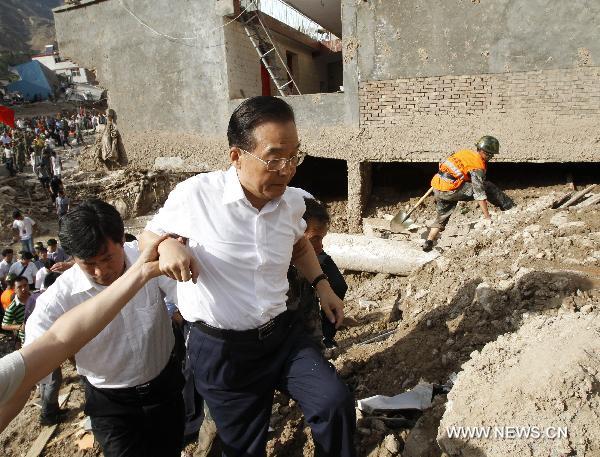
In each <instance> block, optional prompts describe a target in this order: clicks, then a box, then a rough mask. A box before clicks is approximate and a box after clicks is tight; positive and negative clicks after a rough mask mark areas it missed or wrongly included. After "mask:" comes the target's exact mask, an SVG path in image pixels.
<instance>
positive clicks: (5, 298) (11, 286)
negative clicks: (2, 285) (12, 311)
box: [0, 274, 16, 314]
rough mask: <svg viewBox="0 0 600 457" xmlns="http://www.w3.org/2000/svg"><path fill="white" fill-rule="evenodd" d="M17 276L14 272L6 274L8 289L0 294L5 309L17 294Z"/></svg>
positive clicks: (0, 300)
mask: <svg viewBox="0 0 600 457" xmlns="http://www.w3.org/2000/svg"><path fill="white" fill-rule="evenodd" d="M15 278H16V276H15V275H13V274H9V275H7V276H6V290H4V292H2V295H1V296H0V302H1V303H2V309H3V310H4V311H6V310H7V309H8V307H9V306H10V303H11V302H12V301H13V298H14V296H15ZM2 314H4V312H3V313H2Z"/></svg>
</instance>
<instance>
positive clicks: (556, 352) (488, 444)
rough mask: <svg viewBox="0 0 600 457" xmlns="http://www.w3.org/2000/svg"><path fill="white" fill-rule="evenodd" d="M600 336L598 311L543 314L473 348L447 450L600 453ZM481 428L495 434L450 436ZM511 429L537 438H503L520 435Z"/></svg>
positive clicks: (445, 434) (469, 455) (474, 456)
mask: <svg viewBox="0 0 600 457" xmlns="http://www.w3.org/2000/svg"><path fill="white" fill-rule="evenodd" d="M599 336H600V315H599V313H598V312H591V313H586V314H584V313H578V314H565V315H561V316H558V317H551V318H547V317H544V316H538V317H534V318H531V319H529V320H528V321H527V322H526V323H525V324H524V325H523V326H522V327H521V328H520V329H519V330H518V331H517V332H516V333H513V334H510V335H504V336H501V337H500V338H498V340H496V341H495V342H493V343H490V344H488V345H486V346H485V347H484V348H483V350H482V351H481V353H479V354H473V355H472V359H471V360H470V361H469V362H467V363H466V364H465V365H464V366H463V369H464V370H463V371H462V372H461V373H460V374H459V375H458V379H457V381H456V384H455V385H454V387H453V389H452V391H451V392H450V394H449V395H448V405H447V408H446V412H445V414H444V416H443V418H442V422H441V424H440V429H439V435H438V443H439V444H440V446H441V447H442V449H443V450H444V451H445V452H446V453H447V454H448V455H450V456H463V457H480V456H483V455H485V456H488V457H494V456H498V457H500V456H506V455H531V456H550V455H580V456H583V455H590V456H591V455H600V421H598V411H599V410H600V337H599ZM475 426H479V427H482V428H486V427H489V428H491V435H490V436H492V438H491V439H490V438H487V439H486V438H469V437H465V438H455V437H451V436H450V435H451V434H453V433H454V432H456V431H457V430H458V427H475ZM508 427H523V429H522V433H528V432H529V433H530V434H531V436H530V437H529V438H525V437H524V438H522V439H514V438H513V439H500V438H499V437H500V436H502V433H507V434H508V433H516V431H512V430H511V429H508ZM534 427H539V429H538V430H537V431H535V430H534ZM463 430H464V429H463ZM563 430H567V431H568V434H567V436H564V435H560V433H563ZM494 435H495V436H494ZM538 435H541V436H538ZM524 436H526V435H524Z"/></svg>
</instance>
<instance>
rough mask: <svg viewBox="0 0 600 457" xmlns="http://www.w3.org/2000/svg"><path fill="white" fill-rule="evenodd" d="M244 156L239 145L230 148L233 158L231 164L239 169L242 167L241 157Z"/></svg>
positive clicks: (230, 157) (230, 156)
mask: <svg viewBox="0 0 600 457" xmlns="http://www.w3.org/2000/svg"><path fill="white" fill-rule="evenodd" d="M241 157H242V151H240V148H238V147H237V146H232V147H231V148H230V149H229V159H230V160H231V164H232V165H233V166H234V167H235V168H237V169H238V170H239V169H240V168H241V165H242V164H241V162H240V158H241Z"/></svg>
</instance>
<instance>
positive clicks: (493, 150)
mask: <svg viewBox="0 0 600 457" xmlns="http://www.w3.org/2000/svg"><path fill="white" fill-rule="evenodd" d="M475 147H477V149H481V150H482V151H485V152H487V153H488V154H489V155H492V156H493V155H496V154H498V153H499V152H500V142H499V141H498V140H497V139H496V138H494V137H493V136H489V135H485V136H482V137H481V138H480V139H479V141H478V142H477V143H475Z"/></svg>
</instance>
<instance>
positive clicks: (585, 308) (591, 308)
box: [580, 305, 594, 314]
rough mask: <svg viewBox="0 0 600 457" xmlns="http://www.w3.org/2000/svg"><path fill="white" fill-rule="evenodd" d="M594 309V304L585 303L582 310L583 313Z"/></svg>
mask: <svg viewBox="0 0 600 457" xmlns="http://www.w3.org/2000/svg"><path fill="white" fill-rule="evenodd" d="M593 310H594V305H584V306H582V307H581V309H580V311H581V312H582V313H583V314H589V313H591V312H592V311H593Z"/></svg>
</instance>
